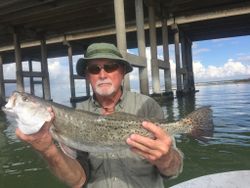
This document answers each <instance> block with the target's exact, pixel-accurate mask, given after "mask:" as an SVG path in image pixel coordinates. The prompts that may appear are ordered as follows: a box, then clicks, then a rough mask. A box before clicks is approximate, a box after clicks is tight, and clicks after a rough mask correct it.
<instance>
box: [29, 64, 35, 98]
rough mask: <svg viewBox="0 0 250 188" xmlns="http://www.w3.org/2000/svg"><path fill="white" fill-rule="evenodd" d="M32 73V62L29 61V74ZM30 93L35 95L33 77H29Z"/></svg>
mask: <svg viewBox="0 0 250 188" xmlns="http://www.w3.org/2000/svg"><path fill="white" fill-rule="evenodd" d="M32 72H33V65H32V60H31V59H29V73H30V74H31V73H32ZM30 93H31V94H32V95H34V94H35V87H34V78H33V77H30Z"/></svg>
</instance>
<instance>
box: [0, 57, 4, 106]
mask: <svg viewBox="0 0 250 188" xmlns="http://www.w3.org/2000/svg"><path fill="white" fill-rule="evenodd" d="M4 101H5V87H4V77H3V59H2V56H1V55H0V105H2V104H3V102H4Z"/></svg>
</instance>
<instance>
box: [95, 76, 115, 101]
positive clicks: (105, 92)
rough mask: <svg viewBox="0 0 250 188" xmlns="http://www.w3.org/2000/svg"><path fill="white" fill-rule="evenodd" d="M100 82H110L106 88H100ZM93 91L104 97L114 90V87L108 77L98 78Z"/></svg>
mask: <svg viewBox="0 0 250 188" xmlns="http://www.w3.org/2000/svg"><path fill="white" fill-rule="evenodd" d="M101 84H110V86H109V87H108V88H107V87H105V88H102V86H101ZM95 92H96V94H98V95H100V96H103V97H106V96H110V95H112V94H113V93H114V92H115V87H114V86H113V83H112V81H111V80H110V79H105V80H98V81H97V82H96V84H95Z"/></svg>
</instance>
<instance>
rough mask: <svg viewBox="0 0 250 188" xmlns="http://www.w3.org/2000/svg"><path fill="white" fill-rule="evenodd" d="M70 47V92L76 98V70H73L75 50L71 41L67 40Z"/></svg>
mask: <svg viewBox="0 0 250 188" xmlns="http://www.w3.org/2000/svg"><path fill="white" fill-rule="evenodd" d="M65 44H66V45H67V47H68V60H69V81H70V93H71V98H75V96H76V94H75V81H74V78H73V77H74V72H73V52H72V46H71V45H70V43H69V42H65Z"/></svg>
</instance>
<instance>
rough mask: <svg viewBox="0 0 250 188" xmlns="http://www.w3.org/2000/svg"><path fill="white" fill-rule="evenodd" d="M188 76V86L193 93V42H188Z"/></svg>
mask: <svg viewBox="0 0 250 188" xmlns="http://www.w3.org/2000/svg"><path fill="white" fill-rule="evenodd" d="M187 75H188V85H189V90H190V91H191V92H194V91H195V85H194V72H193V58H192V41H191V40H190V39H188V40H187Z"/></svg>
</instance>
